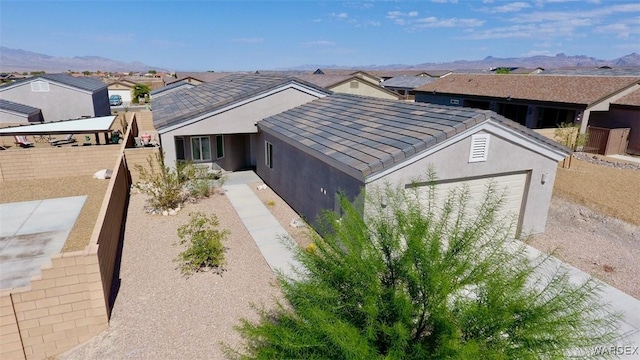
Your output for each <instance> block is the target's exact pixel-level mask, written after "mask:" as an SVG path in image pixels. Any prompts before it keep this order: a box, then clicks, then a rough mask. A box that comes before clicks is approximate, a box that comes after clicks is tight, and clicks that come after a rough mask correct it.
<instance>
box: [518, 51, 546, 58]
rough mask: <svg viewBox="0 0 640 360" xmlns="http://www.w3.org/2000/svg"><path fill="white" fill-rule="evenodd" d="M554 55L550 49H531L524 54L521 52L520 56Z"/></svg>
mask: <svg viewBox="0 0 640 360" xmlns="http://www.w3.org/2000/svg"><path fill="white" fill-rule="evenodd" d="M552 55H554V54H553V53H551V51H549V50H531V51H529V52H526V53H524V54H520V57H529V56H552Z"/></svg>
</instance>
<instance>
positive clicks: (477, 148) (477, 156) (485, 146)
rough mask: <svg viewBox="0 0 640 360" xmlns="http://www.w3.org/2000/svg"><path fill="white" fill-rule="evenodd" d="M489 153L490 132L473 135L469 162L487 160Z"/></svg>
mask: <svg viewBox="0 0 640 360" xmlns="http://www.w3.org/2000/svg"><path fill="white" fill-rule="evenodd" d="M488 155H489V134H475V135H471V150H470V151H469V162H470V163H471V162H482V161H487V157H488Z"/></svg>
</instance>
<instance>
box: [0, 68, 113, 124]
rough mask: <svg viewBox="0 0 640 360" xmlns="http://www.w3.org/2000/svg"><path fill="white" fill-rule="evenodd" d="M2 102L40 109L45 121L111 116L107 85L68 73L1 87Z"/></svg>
mask: <svg viewBox="0 0 640 360" xmlns="http://www.w3.org/2000/svg"><path fill="white" fill-rule="evenodd" d="M0 99H3V100H8V101H12V102H15V103H19V104H24V105H28V106H31V107H34V108H38V109H40V110H41V111H42V116H43V117H44V120H45V121H58V120H67V119H77V118H80V117H83V116H86V117H99V116H106V115H110V114H111V109H110V107H109V93H108V90H107V84H105V83H104V82H102V81H100V80H97V79H94V78H88V77H73V76H69V75H66V74H45V75H38V76H33V77H29V78H26V79H23V80H19V81H15V82H13V83H11V84H7V85H4V86H0Z"/></svg>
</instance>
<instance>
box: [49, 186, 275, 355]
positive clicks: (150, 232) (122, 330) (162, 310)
mask: <svg viewBox="0 0 640 360" xmlns="http://www.w3.org/2000/svg"><path fill="white" fill-rule="evenodd" d="M144 199H145V196H144V195H140V194H135V195H132V196H131V202H130V205H129V210H128V213H127V225H126V230H125V239H124V247H123V253H122V264H121V270H120V276H119V278H120V279H121V285H120V290H119V292H118V297H117V298H116V302H115V306H114V309H113V313H112V317H111V322H110V326H109V329H108V330H107V331H105V332H103V333H102V334H100V335H99V336H97V337H96V338H94V339H92V340H91V341H89V342H88V343H86V344H84V345H82V346H80V347H78V348H76V349H74V350H72V351H71V352H69V353H67V354H65V355H64V356H62V357H61V358H64V359H83V360H84V359H221V358H224V356H223V353H222V346H221V343H225V344H230V345H232V346H236V345H237V344H239V341H240V337H239V336H238V335H237V333H236V332H235V331H234V330H233V327H234V326H235V325H238V324H239V319H240V318H242V317H245V318H256V312H255V310H254V309H253V308H252V307H251V304H252V303H253V304H256V305H258V306H261V305H263V304H264V305H271V304H272V303H273V301H274V298H275V297H277V296H279V292H278V290H277V289H276V288H275V287H274V286H272V284H273V282H274V280H275V277H274V275H273V272H272V271H271V269H270V268H269V266H268V265H267V263H266V262H265V260H264V258H263V257H262V255H261V254H260V252H259V250H258V248H257V247H256V245H255V243H254V242H253V240H252V239H251V237H250V236H249V233H248V232H247V230H246V229H245V227H244V225H243V224H242V222H241V221H240V219H239V218H238V216H237V215H236V212H235V210H234V209H233V207H232V206H231V204H230V202H229V201H228V199H227V198H226V197H225V196H224V195H219V194H216V195H212V196H211V197H210V198H208V199H204V200H201V201H200V202H198V203H196V204H188V205H187V206H186V207H185V208H184V209H183V210H182V211H180V212H179V213H178V215H177V216H160V215H148V214H145V213H143V206H144ZM193 211H203V212H205V213H207V214H216V215H217V216H218V218H219V220H220V228H223V229H227V230H229V231H230V235H229V237H228V238H227V240H226V242H225V246H226V247H227V248H228V249H227V251H226V259H227V266H226V268H227V271H225V272H224V273H223V274H222V275H217V274H215V273H213V272H204V273H197V274H195V275H193V276H191V277H189V278H185V277H183V276H182V275H181V273H180V270H179V269H176V265H177V264H176V263H175V262H173V261H172V260H173V259H174V258H175V256H176V255H177V254H178V253H179V252H180V251H181V247H179V246H176V245H174V243H175V242H176V241H177V240H178V237H177V231H176V229H177V228H178V227H179V226H180V225H182V224H184V223H186V222H187V221H188V218H189V216H188V214H189V213H190V212H193Z"/></svg>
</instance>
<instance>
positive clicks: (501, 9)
mask: <svg viewBox="0 0 640 360" xmlns="http://www.w3.org/2000/svg"><path fill="white" fill-rule="evenodd" d="M529 7H531V5H529V4H528V3H525V2H514V3H510V4H506V5H502V6H497V7H495V8H493V10H492V12H497V13H506V12H515V11H520V10H522V9H526V8H529Z"/></svg>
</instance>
